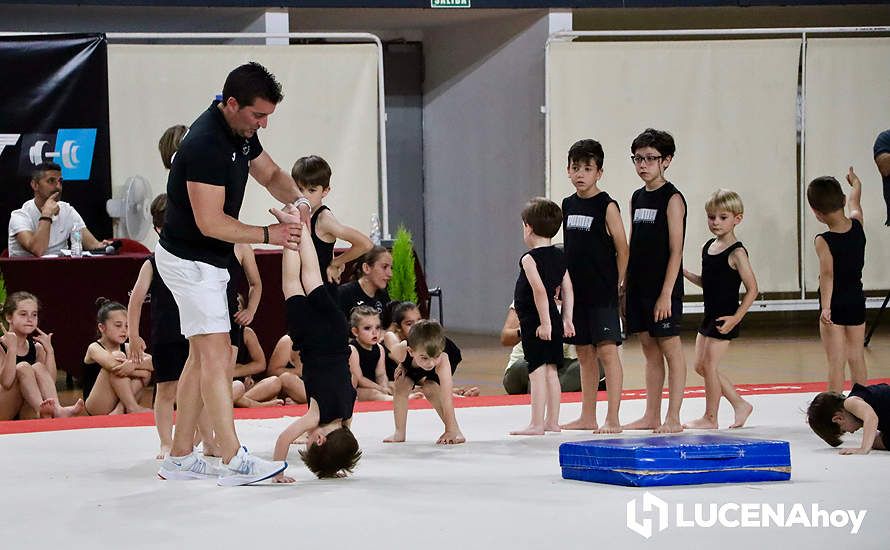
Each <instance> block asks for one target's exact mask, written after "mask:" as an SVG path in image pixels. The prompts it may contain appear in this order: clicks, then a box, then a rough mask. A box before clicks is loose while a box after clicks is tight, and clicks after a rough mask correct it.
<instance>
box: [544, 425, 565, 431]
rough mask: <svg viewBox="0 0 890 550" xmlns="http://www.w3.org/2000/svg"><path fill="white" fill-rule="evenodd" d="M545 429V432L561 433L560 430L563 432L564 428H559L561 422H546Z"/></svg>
mask: <svg viewBox="0 0 890 550" xmlns="http://www.w3.org/2000/svg"><path fill="white" fill-rule="evenodd" d="M544 431H545V432H553V433H559V432H561V431H562V430H561V429H560V428H559V424H544Z"/></svg>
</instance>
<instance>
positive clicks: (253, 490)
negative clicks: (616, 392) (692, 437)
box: [0, 327, 890, 550]
mask: <svg viewBox="0 0 890 550" xmlns="http://www.w3.org/2000/svg"><path fill="white" fill-rule="evenodd" d="M752 332H753V331H752ZM764 332H765V333H764V334H760V335H758V334H751V335H750V336H749V337H747V338H745V339H743V340H739V341H737V343H736V344H734V345H733V346H734V347H732V348H731V350H730V355H729V356H728V357H727V358H726V361H725V365H726V366H727V368H729V369H731V371H730V372H732V373H733V377H734V378H735V381H736V382H737V383H739V384H749V386H748V387H747V390H748V392H747V393H748V395H750V397H749V399H750V400H751V402H752V403H753V404H754V406H755V412H754V414H753V415H752V417H751V419H750V420H749V426H748V427H746V428H744V429H742V430H738V431H733V432H732V435H741V436H745V437H758V438H768V439H782V440H786V441H789V442H790V443H791V452H792V479H791V481H789V482H779V483H748V484H729V485H702V486H686V487H668V488H654V489H649V490H648V492H649V493H650V494H652V495H654V496H656V497H657V498H660V499H661V500H663V501H665V502H667V503H668V504H669V506H670V507H671V509H672V510H673V507H675V506H676V505H678V504H683V505H684V506H685V507H686V508H685V509H686V510H688V512H686V516H687V519H688V518H690V517H692V515H693V510H694V506H695V505H699V506H703V507H704V510H705V515H706V516H707V515H708V514H709V512H707V510H709V508H708V507H710V506H712V505H713V506H715V507H719V506H722V505H725V504H738V505H741V504H746V503H747V504H763V505H769V506H772V507H773V508H775V507H777V506H778V505H779V504H784V505H785V506H786V508H787V509H789V510H790V508H791V507H792V506H793V505H794V504H798V503H799V504H802V505H803V506H804V507H805V509H806V510H807V511H809V510H810V509H811V507H812V506H813V505H818V506H819V507H820V510H827V511H833V510H836V509H843V510H856V511H859V510H866V515H865V518H864V520H863V522H862V524H861V527H860V529H859V532H858V533H856V534H851V532H850V531H851V527H850V525H846V526H844V527H833V526H828V527H816V528H812V527H805V526H803V525H801V524H800V522H797V524H795V525H794V526H790V527H775V526H772V527H766V528H764V527H744V528H743V527H736V528H733V527H726V526H720V525H716V526H712V527H680V526H677V525H675V523H674V522H673V521H674V520H673V519H671V522H670V523H669V525H668V527H667V528H666V529H665V530H663V531H660V532H659V531H658V529H657V526H658V521H657V518H656V516H655V515H654V512H649V511H644V510H643V509H642V508H641V503H642V499H643V497H644V494H645V493H646V492H647V490H646V489H639V488H626V487H617V486H608V485H599V484H591V483H584V482H576V481H566V480H562V479H561V476H560V469H559V463H558V446H559V443H561V442H564V441H576V440H584V439H592V438H603V437H607V436H594V435H591V434H587V433H582V432H563V433H561V434H551V435H547V436H544V437H531V438H526V437H511V436H508V435H506V434H507V432H508V431H509V430H510V429H512V428H516V427H520V426H523V425H524V424H525V423H526V422H527V420H528V414H529V409H528V405H527V404H524V403H527V397H523V396H515V397H514V396H502V395H501V396H498V395H495V394H498V393H503V392H502V389H500V387H499V384H500V374H501V373H502V372H503V365H504V359H505V356H506V350H505V349H503V348H500V347H499V346H497V342H496V340H495V339H494V338H492V337H479V336H471V335H456V337H455V339H456V340H457V341H458V342H459V343H460V344H461V345H462V347H463V349H464V357H465V363H464V364H462V366H461V369H460V370H459V371H458V374H459V375H460V376H458V377H457V381H458V383H461V384H476V385H479V386H480V387H481V388H482V390H483V394H485V396H483V397H481V398H475V399H474V398H466V399H460V400H458V407H459V408H458V409H457V415H458V420H459V422H460V424H461V427H462V429H463V432H464V434H465V435H466V437H467V439H468V443H467V444H465V445H460V446H456V447H452V448H445V447H437V446H436V445H434V444H433V442H434V441H435V439H436V437H437V436H438V435H439V434H440V433H441V424H440V423H439V421H438V419H437V417H436V416H435V413H434V412H433V411H431V410H429V409H425V410H412V411H411V412H410V415H409V419H408V431H409V433H408V437H409V441H408V442H407V443H405V444H401V445H384V444H383V443H381V440H382V439H383V437H385V436H386V435H388V434H389V433H391V431H392V413H391V412H389V411H387V410H377V411H373V410H372V411H371V412H359V413H356V416H355V420H354V426H353V427H354V431H355V432H356V434H357V437H358V438H359V442H360V444H361V446H362V448H363V452H364V456H363V458H362V461H361V463H360V465H359V468H358V469H357V471H356V473H355V475H354V476H352V477H350V478H348V479H343V480H330V481H319V480H315V479H313V477H312V475H311V474H310V473H309V472H308V470H306V469H305V468H304V467H303V466H302V464H300V463H299V457H298V456H297V453H296V451H297V449H296V448H292V452H291V455H290V457H289V458H290V462H291V467H290V469H289V474H290V475H292V476H294V477H296V478H297V483H296V484H294V485H288V486H285V485H261V486H255V487H244V488H230V489H226V488H219V487H216V486H215V485H214V483H213V482H212V481H211V482H205V481H197V482H179V483H174V482H163V481H160V480H158V478H157V477H156V475H155V472H156V470H157V467H158V463H157V462H156V461H155V460H154V453H155V452H156V449H157V439H156V434H155V431H154V428H153V427H151V417H150V415H126V416H118V417H114V418H107V417H106V418H102V417H95V418H77V419H70V420H68V421H67V422H64V421H63V422H57V423H55V424H46V422H47V421H35V422H32V423H29V422H27V421H20V422H18V423H0V434H2V433H6V434H8V435H0V471H3V472H4V475H3V483H2V486H3V491H2V496H3V498H2V499H0V537H2V538H0V540H2V542H0V547H2V548H4V549H6V548H9V549H18V548H41V549H42V548H66V549H67V548H91V549H92V548H155V547H168V548H198V547H207V548H223V549H224V548H243V547H245V546H249V547H260V546H269V547H281V546H282V545H286V546H285V547H300V546H306V547H324V548H338V549H339V548H349V547H357V546H362V547H365V548H443V549H444V548H448V549H453V548H454V547H455V546H458V547H461V548H463V549H465V550H470V549H477V548H478V549H483V548H486V549H488V548H502V547H518V548H548V547H554V548H572V549H574V548H595V547H598V546H600V545H608V546H609V547H610V548H653V547H660V548H683V547H689V546H690V545H692V546H696V547H705V545H707V547H712V548H713V547H720V548H721V550H725V549H735V548H740V549H741V548H744V549H746V550H749V549H750V548H751V547H752V545H753V544H765V545H766V546H765V547H767V548H774V547H778V546H779V545H786V546H787V545H789V544H795V545H796V546H800V547H804V548H826V547H830V546H835V545H845V546H846V545H856V547H857V548H861V549H870V548H875V549H877V548H881V549H883V548H886V526H885V525H884V524H885V522H886V518H887V517H890V501H888V500H887V499H886V498H885V496H886V494H887V489H888V488H890V481H888V478H887V472H888V471H890V470H888V464H890V462H888V461H890V453H887V452H873V453H871V454H870V455H868V456H840V455H838V454H837V450H835V449H831V448H830V447H828V446H827V445H825V444H823V443H822V442H821V440H819V439H818V438H817V437H816V436H815V435H814V434H812V433H811V432H810V430H809V428H808V427H807V426H806V424H805V421H804V415H803V411H804V409H805V407H806V405H807V404H808V402H809V400H810V399H811V398H812V396H813V395H814V393H815V392H816V391H818V389H819V387H820V385H819V384H806V383H805V382H819V381H823V380H824V372H825V366H824V355H822V350H821V347H820V346H819V341H818V336H817V335H814V334H812V332H813V331H812V329H811V328H809V327H803V328H800V329H798V328H795V327H784V328H781V327H780V328H778V329H769V330H766V331H764ZM684 342H686V343H687V345H688V346H689V347H687V358H688V360H689V361H690V368H691V359H692V349H691V343H692V338H689V337H686V335H684ZM623 353H624V364H625V387H626V388H631V389H633V388H641V387H642V386H643V382H642V356H641V355H640V353H639V347H638V345H636V344H635V342H634V341H631V342H629V343H628V345H627V346H625V350H624V352H623ZM867 362H868V366H869V370H870V376H871V378H872V379H884V378H890V338H888V331H887V330H881V331H879V332H878V334H877V335H876V336H875V339H874V340H873V342H872V345H871V347H870V348H869V349H868V351H867ZM688 380H689V382H688V384H689V385H690V386H699V385H700V384H701V382H700V379H699V378H698V377H697V375H695V374H694V373H692V372H690V375H689V378H688ZM763 392H779V393H768V394H762V395H752V394H758V393H763ZM700 395H701V392H700V391H697V390H695V389H694V388H690V391H688V392H687V396H688V397H687V399H686V400H685V402H684V405H683V419H684V420H688V419H691V418H695V417H696V415H698V414H699V413H700V412H701V411H702V410H703V407H704V403H703V399H702V398H701V397H697V396H700ZM641 396H642V393H641V392H639V391H629V392H628V398H626V399H625V400H624V401H623V402H622V412H621V418H622V420H624V421H629V420H632V419H634V418H636V417H638V416H639V415H640V414H641V412H642V409H643V405H644V402H643V400H642V399H640V397H641ZM577 398H578V396H577V394H566V396H565V401H569V402H566V403H564V405H563V409H562V414H561V417H562V418H563V419H566V420H567V419H570V418H572V417H573V416H574V415H576V414H577V412H578V407H579V405H578V404H577ZM375 408H379V407H375V406H370V407H369V406H363V407H362V409H375ZM302 410H303V409H302V408H282V409H278V410H277V411H268V410H264V411H259V412H257V411H244V410H239V416H246V417H256V416H266V415H269V414H274V415H279V414H282V413H284V414H289V415H295V414H299V413H300V412H301V411H302ZM604 412H605V411H604V410H603V409H602V405H601V409H600V411H599V416H600V418H602V415H603V414H604ZM721 412H722V413H723V414H721V424H722V425H726V424H727V423H728V421H729V419H728V417H727V416H726V415H727V414H728V413H729V411H728V410H727V407H726V406H725V405H724V407H723V408H722V411H721ZM289 421H290V419H289V418H265V419H263V418H256V419H243V420H238V421H237V426H238V432H239V435H240V437H241V440H242V443H243V444H245V445H246V446H248V447H249V448H250V449H251V450H252V451H254V452H256V453H257V454H259V455H260V456H266V457H268V456H270V454H271V449H272V446H273V444H274V441H275V438H276V437H277V434H278V433H279V432H280V430H281V429H283V428H284V426H286V425H287V424H288V422H289ZM104 424H109V425H116V426H121V427H107V428H90V429H70V430H69V429H63V430H61V431H51V432H42V431H41V432H35V433H11V432H19V431H27V430H30V429H35V430H42V429H45V428H46V427H47V426H48V425H49V426H53V427H61V428H67V427H78V426H96V425H104ZM720 433H727V431H726V430H723V431H721V432H720ZM641 435H648V434H645V433H644V432H628V433H626V434H624V437H639V436H641ZM858 441H859V435H858V434H857V435H855V436H851V437H850V438H849V443H848V444H850V445H856V444H858ZM632 499H636V503H635V505H636V506H635V508H634V509H635V510H636V514H637V519H644V520H645V519H649V520H651V525H654V526H655V528H653V533H652V536H651V538H650V539H648V540H647V539H645V538H643V537H642V536H641V535H639V534H637V533H636V532H634V531H632V530H630V529H629V528H628V527H627V514H628V502H629V501H631V500H632ZM671 518H673V516H671ZM738 518H739V513H738V512H737V511H736V512H734V513H729V515H728V519H730V520H732V519H738Z"/></svg>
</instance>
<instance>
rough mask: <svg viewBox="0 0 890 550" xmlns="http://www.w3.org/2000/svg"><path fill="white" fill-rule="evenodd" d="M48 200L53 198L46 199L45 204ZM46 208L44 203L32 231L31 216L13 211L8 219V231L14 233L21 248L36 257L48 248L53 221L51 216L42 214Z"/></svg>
mask: <svg viewBox="0 0 890 550" xmlns="http://www.w3.org/2000/svg"><path fill="white" fill-rule="evenodd" d="M54 196H55V195H54ZM50 201H53V199H48V200H47V201H46V202H47V204H48V203H49V202H50ZM53 202H55V201H53ZM46 210H47V208H46V205H44V208H43V211H41V213H40V219H39V220H37V228H36V229H34V230H33V231H32V230H31V229H30V227H31V218H29V217H28V216H26V215H25V214H23V213H21V212H19V213H15V212H13V214H12V216H10V219H9V232H10V233H15V239H16V240H17V241H18V243H19V244H20V245H21V246H22V248H24V249H25V250H27V251H28V252H30V253H31V254H33V255H35V256H37V257H40V256H43V255H44V254H46V249H47V248H49V233H50V228H51V227H52V224H53V221H52V217H50V216H49V215H45V214H44V211H46Z"/></svg>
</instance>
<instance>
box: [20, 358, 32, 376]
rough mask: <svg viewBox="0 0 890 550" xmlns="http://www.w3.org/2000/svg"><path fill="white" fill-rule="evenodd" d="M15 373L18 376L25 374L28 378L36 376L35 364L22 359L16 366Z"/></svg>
mask: <svg viewBox="0 0 890 550" xmlns="http://www.w3.org/2000/svg"><path fill="white" fill-rule="evenodd" d="M15 374H16V376H17V377H21V376H24V377H28V378H34V365H32V364H31V363H27V362H25V361H22V362H21V363H19V364H17V365H16V366H15Z"/></svg>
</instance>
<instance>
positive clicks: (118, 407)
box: [108, 401, 127, 414]
mask: <svg viewBox="0 0 890 550" xmlns="http://www.w3.org/2000/svg"><path fill="white" fill-rule="evenodd" d="M125 412H127V411H126V410H125V409H124V404H123V403H121V402H120V401H118V403H117V405H115V406H114V408H113V409H111V412H109V413H108V414H124V413H125Z"/></svg>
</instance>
